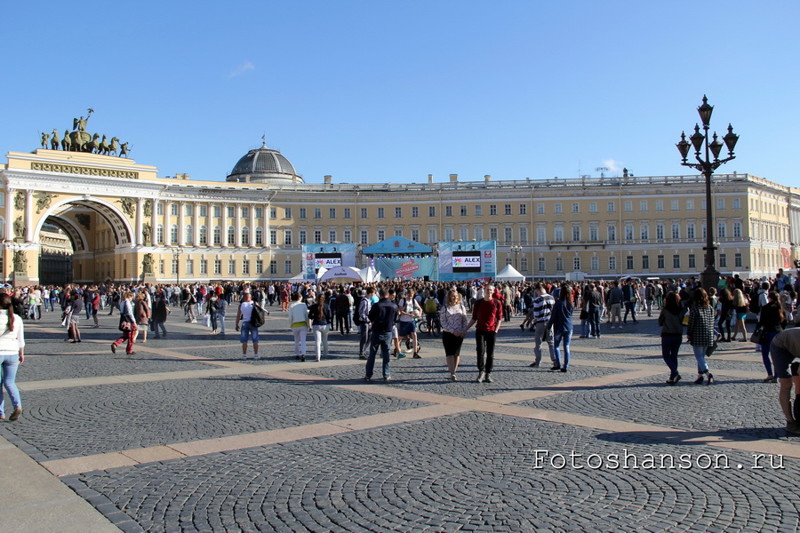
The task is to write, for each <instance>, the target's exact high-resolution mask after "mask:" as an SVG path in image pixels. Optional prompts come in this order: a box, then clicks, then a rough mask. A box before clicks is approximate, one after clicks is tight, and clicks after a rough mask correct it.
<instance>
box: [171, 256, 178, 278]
mask: <svg viewBox="0 0 800 533" xmlns="http://www.w3.org/2000/svg"><path fill="white" fill-rule="evenodd" d="M172 273H173V274H177V273H178V259H177V258H175V257H173V258H172Z"/></svg>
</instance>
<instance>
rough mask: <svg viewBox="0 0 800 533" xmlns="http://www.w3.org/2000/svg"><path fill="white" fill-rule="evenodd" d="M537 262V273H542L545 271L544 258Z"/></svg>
mask: <svg viewBox="0 0 800 533" xmlns="http://www.w3.org/2000/svg"><path fill="white" fill-rule="evenodd" d="M537 262H538V263H539V265H538V266H539V272H544V271H545V270H547V268H546V267H547V263H546V262H545V260H544V257H539V258H538V261H537Z"/></svg>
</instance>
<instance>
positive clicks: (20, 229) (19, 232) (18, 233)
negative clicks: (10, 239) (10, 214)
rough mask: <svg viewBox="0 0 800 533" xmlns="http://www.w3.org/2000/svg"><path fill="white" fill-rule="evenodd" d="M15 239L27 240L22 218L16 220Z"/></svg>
mask: <svg viewBox="0 0 800 533" xmlns="http://www.w3.org/2000/svg"><path fill="white" fill-rule="evenodd" d="M14 238H15V239H24V238H25V222H24V221H23V220H22V217H17V218H16V220H14Z"/></svg>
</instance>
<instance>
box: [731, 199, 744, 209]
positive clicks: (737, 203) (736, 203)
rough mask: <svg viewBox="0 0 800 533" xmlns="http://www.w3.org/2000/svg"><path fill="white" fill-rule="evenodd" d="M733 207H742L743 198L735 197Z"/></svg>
mask: <svg viewBox="0 0 800 533" xmlns="http://www.w3.org/2000/svg"><path fill="white" fill-rule="evenodd" d="M733 208H734V209H741V208H742V200H741V198H734V199H733Z"/></svg>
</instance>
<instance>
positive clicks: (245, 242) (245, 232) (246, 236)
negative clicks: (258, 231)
mask: <svg viewBox="0 0 800 533" xmlns="http://www.w3.org/2000/svg"><path fill="white" fill-rule="evenodd" d="M242 246H250V228H248V227H247V226H244V227H242Z"/></svg>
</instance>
